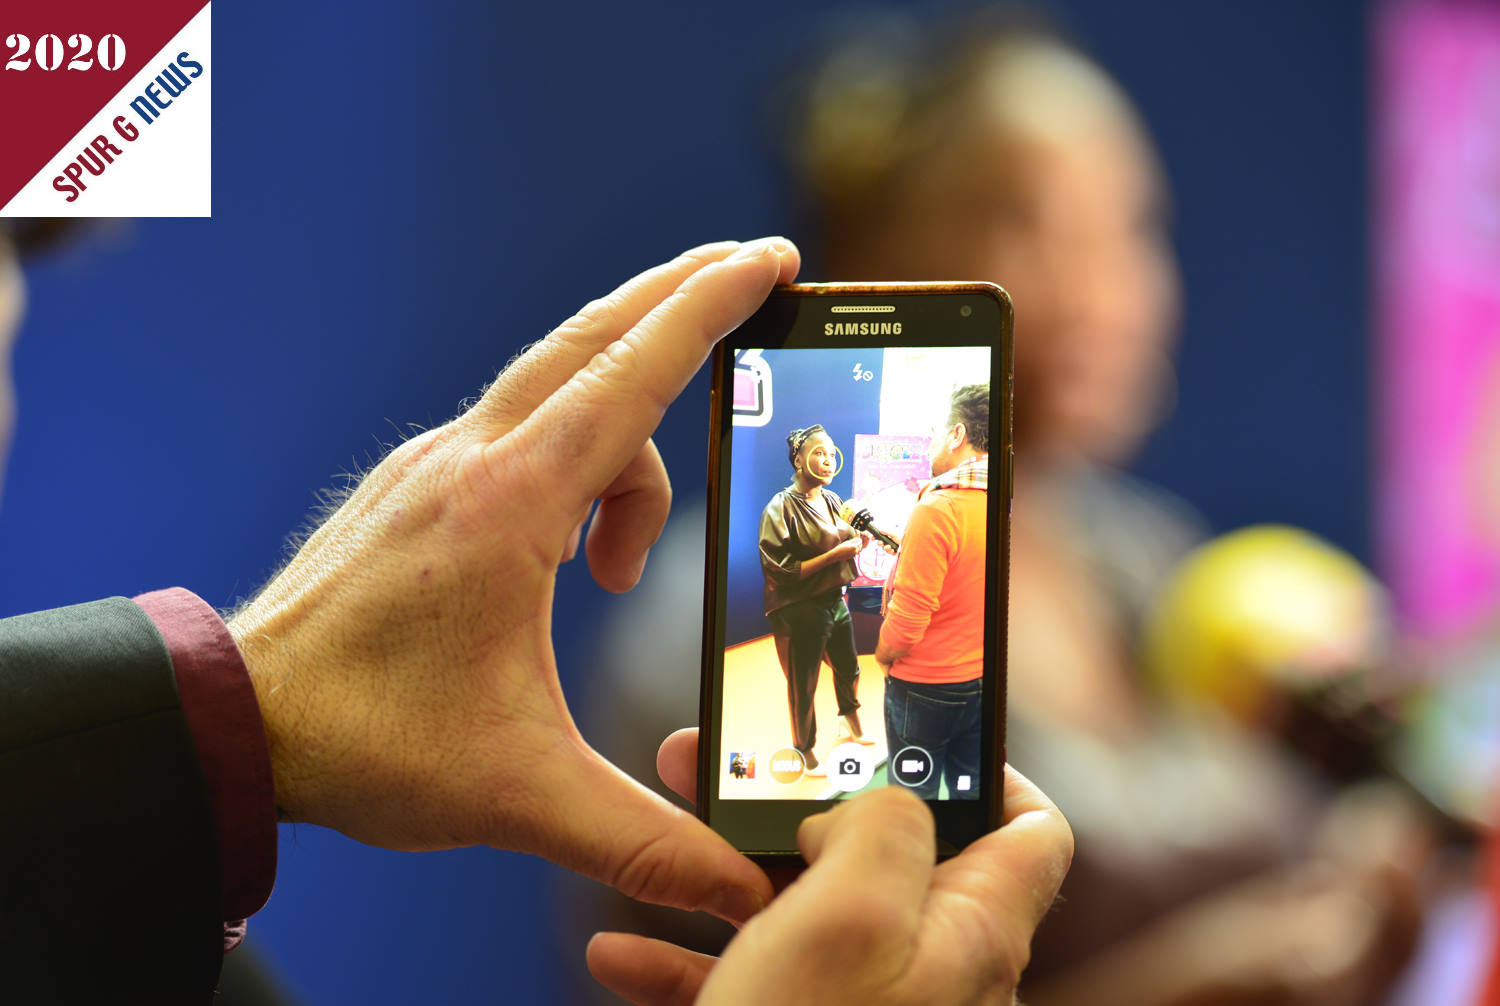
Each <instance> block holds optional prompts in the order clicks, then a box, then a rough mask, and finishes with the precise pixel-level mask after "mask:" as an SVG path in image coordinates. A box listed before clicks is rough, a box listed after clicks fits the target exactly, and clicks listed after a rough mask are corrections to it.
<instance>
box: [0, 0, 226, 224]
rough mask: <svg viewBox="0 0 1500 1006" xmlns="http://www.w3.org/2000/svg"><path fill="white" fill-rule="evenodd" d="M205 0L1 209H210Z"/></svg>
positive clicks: (88, 212) (5, 212)
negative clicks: (142, 66) (203, 5)
mask: <svg viewBox="0 0 1500 1006" xmlns="http://www.w3.org/2000/svg"><path fill="white" fill-rule="evenodd" d="M210 9H211V5H210V6H205V7H204V8H203V9H202V10H201V11H199V12H198V13H197V14H196V15H195V16H194V17H193V19H192V20H191V21H189V22H188V23H187V25H186V26H184V27H183V28H182V30H181V31H179V32H178V33H177V34H176V35H175V36H173V37H172V39H171V41H169V42H168V43H167V44H166V45H164V46H162V47H161V49H160V50H159V51H158V52H157V53H156V55H155V56H154V57H153V58H151V59H148V60H147V61H146V63H145V66H144V68H143V69H141V70H140V71H139V72H138V73H136V75H135V76H134V77H132V78H130V80H129V81H128V82H127V83H126V84H125V86H124V87H122V88H120V90H119V91H118V92H117V93H116V94H115V95H114V97H112V98H110V99H109V100H108V101H107V102H105V103H104V106H103V107H102V108H100V109H99V111H98V113H97V114H95V115H94V117H93V118H92V119H90V120H89V122H88V124H87V125H85V126H84V127H83V128H82V129H80V130H79V131H78V132H77V133H76V134H74V136H73V138H72V139H71V140H69V141H68V142H67V143H65V144H64V145H63V147H62V149H60V150H59V151H57V153H56V155H55V156H53V157H52V158H51V159H50V160H49V161H48V162H47V163H46V165H45V166H44V167H43V168H42V169H41V170H40V171H38V172H37V173H36V174H35V175H34V176H33V177H32V178H31V180H30V181H29V182H27V183H26V184H25V185H24V186H22V187H21V189H20V190H19V191H18V192H17V193H16V194H15V196H14V197H13V198H12V199H11V200H10V201H9V202H8V203H6V204H5V205H4V207H0V216H6V217H206V216H210V215H211V209H212V199H211V187H212V178H213V175H212V170H211V164H212V150H213V145H212V139H211V137H212V132H211V126H212V121H213V101H212V100H211V99H212V94H211V92H212V89H213V73H212V71H211V70H210V66H211V63H210V59H211V56H212V53H211V51H210V45H211V43H210V31H209V21H210V17H209V12H210Z"/></svg>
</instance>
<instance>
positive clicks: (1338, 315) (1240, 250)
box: [0, 0, 1368, 1004]
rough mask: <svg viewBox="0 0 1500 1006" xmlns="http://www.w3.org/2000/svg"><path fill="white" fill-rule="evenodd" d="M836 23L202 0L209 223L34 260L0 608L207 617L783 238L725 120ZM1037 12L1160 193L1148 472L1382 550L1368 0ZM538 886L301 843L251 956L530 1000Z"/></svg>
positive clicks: (691, 422)
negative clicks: (609, 328) (1165, 230)
mask: <svg viewBox="0 0 1500 1006" xmlns="http://www.w3.org/2000/svg"><path fill="white" fill-rule="evenodd" d="M940 6H943V5H937V4H927V5H916V9H923V8H924V7H925V8H930V9H938V8H939V7H940ZM823 9H825V8H824V7H823V6H822V5H818V4H808V3H807V2H805V0H799V2H793V0H770V2H767V3H762V4H758V5H755V6H754V7H753V8H751V7H747V6H744V5H707V4H691V5H689V4H681V5H667V6H654V7H650V8H642V7H640V6H638V5H626V4H605V3H600V2H595V0H591V2H586V3H579V4H572V5H566V4H534V5H524V6H518V5H500V4H493V3H480V2H477V0H432V2H428V3H424V4H415V3H403V4H397V3H392V2H388V0H374V2H372V3H369V4H365V5H363V6H361V7H360V8H359V16H358V19H357V20H350V12H351V11H352V10H353V9H352V8H349V7H346V6H341V5H316V4H314V5H306V4H295V5H294V4H291V3H288V2H286V0H269V2H267V3H263V4H254V5H246V4H234V5H230V4H225V5H221V6H220V7H219V8H218V9H216V11H215V15H216V18H215V20H216V24H215V29H216V30H215V33H214V34H215V43H216V48H215V61H214V62H215V66H214V69H213V72H214V73H215V78H214V79H215V89H214V96H215V99H214V100H215V109H214V112H215V121H216V130H215V137H214V144H215V150H214V155H215V156H214V164H215V175H214V207H215V212H214V219H213V220H211V221H187V220H153V221H144V222H140V223H136V224H127V225H124V226H120V227H117V228H112V229H110V230H107V231H106V232H105V234H104V235H103V236H102V237H101V238H100V239H99V240H97V241H94V242H91V243H90V244H88V245H87V246H82V247H75V248H73V249H71V250H69V251H68V252H66V253H65V254H63V255H61V256H57V257H53V258H50V259H47V260H45V261H43V262H40V263H37V264H35V265H34V266H33V267H32V268H31V270H30V272H31V281H32V305H33V306H32V311H31V314H30V317H29V319H28V321H27V323H26V327H25V329H24V332H23V336H22V339H21V342H20V344H19V346H18V348H17V352H16V373H17V379H18V381H19V383H20V388H21V403H20V404H21V426H20V428H19V432H18V440H17V442H16V446H15V452H14V456H13V457H12V459H11V465H10V471H9V480H8V483H7V487H6V499H5V501H4V507H3V510H0V570H3V576H0V613H7V614H8V613H14V612H18V611H23V610H29V609H33V608H37V607H43V606H48V605H57V604H64V603H69V602H74V601H80V600H84V599H88V598H92V597H96V596H100V595H107V594H115V593H126V594H129V593H132V592H135V591H140V590H144V589H149V588H152V587H158V586H163V585H167V584H173V583H178V584H182V585H184V586H187V587H190V588H192V589H194V590H196V591H198V592H199V593H200V594H202V595H203V596H204V597H206V598H208V599H209V600H210V602H212V603H215V604H227V603H229V602H231V601H232V600H233V599H235V598H236V597H238V596H240V595H242V594H244V593H246V592H248V591H250V590H252V589H253V588H254V587H255V586H256V585H257V584H259V583H260V582H261V581H262V580H263V579H264V578H265V577H266V576H267V575H268V574H269V573H270V572H271V571H272V570H273V569H274V568H275V567H276V565H277V563H278V561H279V556H280V550H281V543H282V540H283V538H284V536H285V534H286V533H287V532H288V531H289V530H290V529H292V528H293V527H295V526H296V525H297V524H298V523H299V522H300V521H301V520H302V519H303V516H304V514H305V512H306V511H307V509H308V507H309V506H310V504H311V503H312V502H313V499H314V496H313V493H314V491H315V490H316V489H317V488H319V487H322V486H325V485H328V484H329V483H330V481H331V480H332V479H333V477H334V475H335V473H338V472H340V471H343V470H346V469H348V468H349V467H350V466H351V465H354V464H359V463H362V462H364V461H365V460H366V458H367V457H368V456H370V455H371V454H376V453H378V452H379V450H380V447H381V444H382V443H383V442H387V441H389V440H392V439H394V438H395V437H397V436H398V430H399V429H402V428H404V424H406V423H409V422H417V423H431V422H437V421H441V420H442V419H444V418H446V417H447V416H448V415H450V414H451V412H452V411H453V409H454V408H455V406H456V404H457V403H458V402H459V400H460V399H462V398H463V397H464V396H465V395H468V394H471V393H472V392H473V391H474V389H475V388H477V387H478V386H479V385H480V384H482V383H483V382H484V381H486V380H487V379H488V378H489V377H490V376H491V375H492V374H493V373H494V371H495V370H496V369H497V368H499V367H500V366H501V365H502V364H503V363H504V362H505V361H506V360H507V359H508V358H509V357H510V356H511V354H512V353H514V352H515V351H516V350H517V349H518V348H519V347H520V346H522V345H524V344H525V343H527V342H529V341H531V340H533V339H535V338H537V337H538V336H540V335H541V334H542V333H543V332H545V331H546V330H547V329H548V328H549V327H550V326H551V325H553V324H556V323H557V321H559V320H560V319H562V318H563V317H565V316H566V315H567V314H568V313H569V312H570V311H572V310H573V309H574V308H575V307H577V306H578V305H579V304H581V303H582V302H583V301H585V300H587V299H588V298H589V297H592V296H595V295H597V294H599V293H602V292H604V291H606V290H608V289H610V288H611V287H613V286H614V285H615V284H617V283H618V282H619V281H621V280H623V279H624V278H626V277H627V276H629V275H630V274H632V273H633V272H635V271H637V270H639V269H640V268H643V267H645V266H648V265H650V264H653V263H655V262H657V261H660V260H662V259H664V258H666V257H668V256H670V255H671V254H672V253H674V252H675V251H677V250H678V249H680V248H682V247H686V246H688V245H691V244H696V243H698V242H700V241H703V240H707V239H712V238H717V237H721V236H735V237H749V236H752V235H756V234H760V233H765V232H775V231H779V230H784V229H787V228H789V227H790V226H791V224H790V222H789V220H788V218H787V215H786V213H785V212H784V211H783V210H782V209H781V202H780V200H779V197H778V194H777V190H776V189H775V187H774V185H773V184H772V182H771V180H770V176H769V175H768V173H767V170H766V168H767V165H768V163H769V161H770V158H769V157H768V156H767V154H766V152H765V151H763V150H762V149H760V148H759V147H758V146H757V144H756V138H755V133H754V132H753V131H752V130H751V129H750V128H749V126H748V123H749V122H750V121H751V118H752V116H753V114H754V113H755V110H756V108H757V102H758V98H759V95H760V93H761V92H762V90H763V88H764V87H765V84H766V82H767V80H768V79H770V75H771V73H772V68H773V67H774V66H776V65H777V64H778V62H779V60H780V59H781V58H782V56H783V54H784V53H785V51H786V47H787V46H788V44H790V43H791V42H793V41H795V39H796V38H797V36H798V33H799V32H801V31H802V30H804V28H805V26H806V24H807V23H808V22H807V19H808V16H809V13H810V11H811V12H812V13H817V12H818V11H820V10H823ZM840 9H843V10H848V9H850V5H847V4H846V5H841V6H840ZM1058 9H1060V10H1061V12H1062V14H1063V16H1064V19H1065V20H1067V21H1068V22H1069V23H1071V24H1072V26H1073V27H1074V28H1075V29H1076V30H1077V33H1078V34H1079V35H1080V37H1081V38H1082V39H1083V40H1084V41H1085V42H1086V43H1088V44H1090V45H1091V46H1092V47H1093V48H1094V50H1095V52H1096V53H1097V55H1098V56H1099V57H1100V58H1101V59H1102V61H1103V62H1104V63H1105V64H1106V65H1107V66H1108V67H1110V68H1111V69H1112V70H1113V71H1114V72H1115V73H1116V74H1117V75H1118V76H1119V77H1120V79H1121V80H1122V81H1123V83H1124V84H1125V86H1126V87H1127V89H1129V90H1130V91H1131V92H1133V93H1134V94H1135V95H1136V97H1137V99H1138V100H1139V102H1140V104H1141V107H1142V109H1143V111H1144V114H1145V116H1146V118H1147V120H1148V121H1149V122H1150V124H1151V127H1152V128H1153V130H1154V131H1155V133H1156V135H1157V137H1158V139H1159V141H1160V143H1161V146H1162V148H1163V151H1164V155H1165V159H1166V163H1167V167H1168V171H1169V173H1170V174H1171V176H1172V181H1173V184H1174V187H1175V192H1176V197H1177V217H1178V221H1179V226H1178V228H1177V241H1178V247H1179V250H1180V253H1181V255H1182V260H1183V268H1184V273H1185V279H1186V289H1187V294H1188V314H1187V322H1186V332H1185V341H1184V345H1183V349H1182V353H1181V359H1180V368H1179V375H1180V378H1181V394H1180V398H1179V404H1178V407H1177V411H1176V413H1175V414H1174V415H1173V416H1172V417H1171V419H1170V420H1169V421H1168V423H1167V424H1166V426H1165V427H1164V428H1163V429H1162V431H1161V432H1160V434H1159V435H1158V436H1157V437H1156V438H1155V439H1154V441H1153V442H1152V444H1151V445H1150V447H1149V449H1148V451H1147V453H1146V456H1145V457H1144V458H1143V460H1142V462H1141V464H1140V470H1141V471H1143V472H1144V473H1145V474H1146V475H1148V476H1149V477H1150V478H1153V479H1155V480H1157V481H1159V482H1161V483H1163V484H1165V485H1167V486H1168V487H1170V488H1172V489H1174V490H1176V491H1178V492H1180V493H1182V494H1183V495H1185V496H1187V497H1189V498H1190V499H1192V500H1193V501H1194V502H1196V503H1197V504H1198V505H1199V506H1201V507H1202V508H1203V509H1204V511H1205V512H1206V513H1207V515H1208V517H1209V519H1210V520H1211V521H1212V522H1213V523H1214V524H1215V525H1216V526H1218V527H1220V528H1228V527H1232V526H1235V525H1238V524H1242V523H1246V522H1250V521H1256V520H1268V519H1274V520H1285V521H1290V522H1293V523H1298V524H1301V525H1304V526H1306V527H1309V528H1311V529H1312V530H1314V531H1317V532H1319V533H1321V534H1324V535H1326V536H1328V537H1330V538H1332V539H1333V540H1334V541H1336V542H1338V543H1339V544H1341V545H1344V546H1346V547H1348V548H1351V549H1352V550H1353V551H1354V552H1355V553H1356V554H1358V555H1362V556H1363V555H1366V554H1367V553H1368V549H1367V545H1366V534H1367V528H1368V524H1367V517H1366V509H1367V503H1366V470H1367V460H1366V447H1365V442H1366V436H1365V429H1366V424H1367V418H1368V416H1367V411H1368V410H1367V403H1366V361H1367V352H1366V345H1365V338H1366V308H1365V303H1366V279H1365V261H1366V253H1365V248H1364V237H1365V221H1364V212H1365V205H1366V199H1365V168H1364V154H1365V135H1366V134H1365V127H1364V121H1363V118H1364V109H1365V92H1364V86H1365V81H1364V66H1365V53H1364V44H1365V25H1364V21H1365V10H1364V6H1363V5H1362V4H1360V3H1356V2H1352V0H1325V2H1322V3H1317V4H1308V3H1304V2H1301V0H1266V2H1261V3H1255V4H1238V5H1234V6H1232V7H1231V6H1228V5H1225V4H1202V3H1197V2H1191V0H1170V2H1168V0H1161V2H1147V3H1139V4H1117V3H1114V2H1111V0H1072V2H1068V3H1065V4H1060V5H1058ZM647 10H649V13H643V11H647ZM792 236H794V237H795V236H796V235H792ZM805 275H807V276H808V277H809V278H815V279H831V278H839V277H829V276H826V275H823V274H821V273H820V272H819V271H818V269H817V267H816V265H815V264H814V265H813V266H812V267H811V268H810V269H809V270H808V271H807V272H806V273H805ZM997 278H999V279H1002V280H1003V277H997ZM706 407H707V393H706V382H705V380H704V379H703V378H702V377H701V376H700V378H699V380H698V381H697V382H696V383H695V384H694V385H693V386H692V387H691V388H690V389H689V392H688V393H687V395H685V396H684V398H683V400H682V402H681V403H680V404H679V405H678V406H676V407H674V408H673V410H672V411H671V412H670V413H669V415H668V417H667V420H666V422H665V423H664V425H663V427H662V430H661V432H660V434H659V436H658V443H659V444H660V446H661V448H662V453H663V455H664V457H665V459H666V461H667V464H668V467H669V469H670V470H672V471H673V472H674V473H676V476H677V483H678V485H679V487H680V491H681V492H682V493H683V494H684V495H688V494H692V493H695V492H700V491H701V487H702V485H703V481H704V472H703V457H704V451H705V443H704V437H705V425H704V422H703V416H704V414H705V410H706ZM559 598H560V602H561V603H562V604H563V605H565V606H566V608H567V609H568V610H570V611H572V612H574V617H575V618H576V619H577V623H578V624H577V625H573V626H569V627H568V628H567V629H566V630H565V631H562V632H560V633H559V637H560V643H559V657H560V662H561V666H562V669H563V677H564V685H565V687H566V688H567V689H568V690H569V692H570V694H577V692H578V689H580V688H581V687H582V686H583V685H584V683H585V682H586V681H587V680H588V678H587V668H586V667H583V666H580V662H579V661H580V657H579V654H581V653H582V652H583V650H584V648H585V647H586V646H587V644H588V638H589V626H590V625H591V623H593V622H594V621H595V620H596V619H597V617H598V615H597V613H598V612H599V611H601V610H603V609H602V605H603V604H605V603H607V602H606V601H605V600H604V596H603V594H602V592H600V591H599V590H597V588H594V587H593V586H592V585H591V584H590V583H589V581H588V579H587V574H586V572H585V571H584V570H582V569H581V568H579V569H572V568H570V569H569V570H567V571H566V572H565V574H564V576H563V580H562V583H561V585H560V590H559ZM551 876H552V874H551V867H548V866H545V865H543V864H539V863H537V862H535V861H532V860H528V859H524V858H521V857H517V856H512V855H507V854H503V853H499V852H494V851H489V850H475V851H467V852H458V853H446V854H439V855H428V856H398V855H396V854H392V853H385V852H379V851H375V850H369V849H365V848H363V847H360V846H358V845H355V844H354V843H351V842H348V841H346V840H344V839H342V838H340V837H339V836H336V835H331V834H328V833H324V832H320V831H318V830H317V829H310V828H301V829H296V830H292V829H290V828H288V829H285V830H284V831H283V841H282V860H281V870H280V874H279V879H278V890H277V894H276V896H275V898H274V899H273V901H272V903H271V905H270V907H268V908H267V909H266V910H265V911H264V912H262V913H261V915H260V916H258V917H257V919H256V921H255V924H254V926H253V933H254V935H255V937H256V938H257V939H259V940H260V942H261V945H262V946H263V947H264V948H266V949H267V950H268V951H269V952H270V953H271V954H272V955H273V956H274V957H275V959H276V960H277V962H278V963H279V966H280V967H281V969H282V970H283V972H284V973H285V974H286V975H287V976H288V977H289V979H290V981H291V983H292V985H293V986H294V987H295V988H296V989H298V990H299V991H300V992H301V993H302V994H303V995H304V996H305V998H306V1000H307V1001H308V1002H309V1003H314V1004H343V1003H350V1004H356V1003H357V1004H371V1003H408V1002H417V1001H422V1002H438V1003H447V1002H479V1001H494V1002H519V1003H531V1002H549V1001H552V1000H553V999H554V998H555V996H556V990H557V989H558V988H559V987H560V986H559V979H558V974H559V972H558V970H557V969H559V968H567V969H577V968H579V967H581V948H579V947H576V946H570V947H568V948H567V949H566V951H565V953H564V954H563V955H561V956H558V955H555V954H554V952H553V949H552V939H551V936H550V930H551V926H550V921H551V912H552V910H551V908H550V907H549V905H550V904H551V903H552V901H551V895H550V893H549V884H550V878H551Z"/></svg>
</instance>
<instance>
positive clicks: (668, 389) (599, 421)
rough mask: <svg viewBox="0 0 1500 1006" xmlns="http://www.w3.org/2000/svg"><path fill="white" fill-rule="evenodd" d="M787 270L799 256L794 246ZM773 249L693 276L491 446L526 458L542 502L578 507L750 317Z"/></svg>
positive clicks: (498, 454) (775, 257) (765, 290)
mask: <svg viewBox="0 0 1500 1006" xmlns="http://www.w3.org/2000/svg"><path fill="white" fill-rule="evenodd" d="M788 256H789V259H790V263H789V265H790V269H791V270H794V269H795V262H796V253H795V250H794V249H791V250H789V252H788ZM788 271H789V270H788V269H786V268H784V262H783V258H782V256H781V254H780V253H779V251H778V248H777V246H775V245H773V244H771V243H768V242H754V243H751V244H748V245H746V246H744V247H743V248H741V249H740V250H739V251H737V252H735V253H734V254H733V255H731V256H729V257H728V258H726V259H724V260H722V261H719V262H713V263H710V264H708V265H706V266H704V267H703V268H702V269H700V270H698V271H697V272H695V273H694V274H693V275H692V276H690V277H688V279H686V280H685V281H684V282H683V284H682V285H681V286H680V287H678V289H677V291H676V292H675V293H673V294H672V295H671V296H669V297H668V298H667V299H666V300H665V301H663V302H662V303H661V304H659V305H658V306H657V307H656V308H654V309H653V310H652V311H651V312H650V313H648V314H647V315H646V317H645V318H643V319H642V320H641V321H640V323H639V324H637V325H636V326H635V327H634V328H632V329H631V330H630V331H628V332H626V333H625V334H624V335H622V336H620V337H619V338H618V339H615V340H614V341H613V342H611V343H609V344H608V345H607V346H605V347H604V348H603V349H601V350H600V351H599V352H598V353H596V354H595V355H594V356H593V358H592V359H590V360H589V362H588V364H587V365H586V366H585V367H583V369H581V370H579V371H578V372H577V373H576V374H574V375H573V376H572V377H571V378H570V379H569V380H568V381H567V382H566V383H565V384H563V386H562V387H561V388H559V389H558V390H557V392H556V393H555V394H553V395H552V396H551V397H550V398H548V399H547V400H546V401H545V402H544V403H543V404H542V405H541V406H540V407H539V408H537V409H536V411H535V412H533V413H532V414H531V416H530V417H528V418H527V419H526V420H525V421H524V422H522V423H521V425H520V426H518V427H517V428H516V430H515V436H513V437H504V438H502V439H500V440H497V441H494V442H493V443H491V444H489V445H488V447H487V448H486V453H487V455H489V460H490V461H491V462H492V463H495V464H497V465H506V464H508V463H509V462H511V461H515V460H521V461H524V463H525V467H526V468H529V469H530V470H531V472H532V473H533V477H534V478H535V479H536V480H537V481H538V482H539V483H540V484H542V485H545V486H547V487H548V489H549V492H548V494H547V496H546V497H545V498H546V499H548V500H549V502H551V503H553V504H554V505H556V506H558V507H560V508H561V509H562V510H563V511H564V512H566V513H570V514H571V513H574V512H577V511H578V510H580V509H581V508H582V507H583V506H584V505H585V504H586V503H588V502H589V501H590V500H592V499H594V498H595V497H596V496H597V495H598V494H599V492H600V491H601V490H602V489H603V488H604V487H605V486H607V485H609V484H610V482H611V481H613V480H614V478H615V476H616V475H617V474H618V473H619V471H620V469H621V468H622V467H623V466H624V464H625V462H627V461H628V460H630V458H632V457H634V456H635V454H636V452H637V451H639V450H640V447H641V445H642V444H643V443H645V441H646V438H647V437H648V436H650V435H651V433H652V431H653V430H655V429H656V426H657V424H658V423H659V422H661V417H662V413H663V412H665V411H666V408H667V406H668V404H670V403H671V401H672V399H673V398H675V397H676V396H677V395H678V394H679V393H680V392H681V391H682V389H683V387H684V386H685V385H686V384H687V382H688V381H689V380H690V379H691V378H692V376H693V374H694V373H695V372H696V371H697V370H698V368H699V367H700V366H701V365H702V364H703V360H704V358H705V357H706V356H707V355H708V353H709V351H710V350H711V349H712V348H713V345H714V344H715V343H716V342H718V341H719V340H720V339H722V338H723V337H724V336H725V335H727V334H728V333H729V332H730V331H731V330H733V329H734V328H735V327H737V326H738V325H739V324H740V323H741V322H743V321H744V320H745V319H746V318H748V317H749V316H750V315H751V314H752V313H753V312H754V311H755V309H756V308H758V307H760V305H761V303H762V302H763V301H764V300H765V299H766V295H767V294H769V293H770V292H771V287H772V286H773V285H774V284H775V283H776V282H777V281H778V280H786V279H790V278H791V277H790V276H789V275H785V273H787V272H788Z"/></svg>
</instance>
